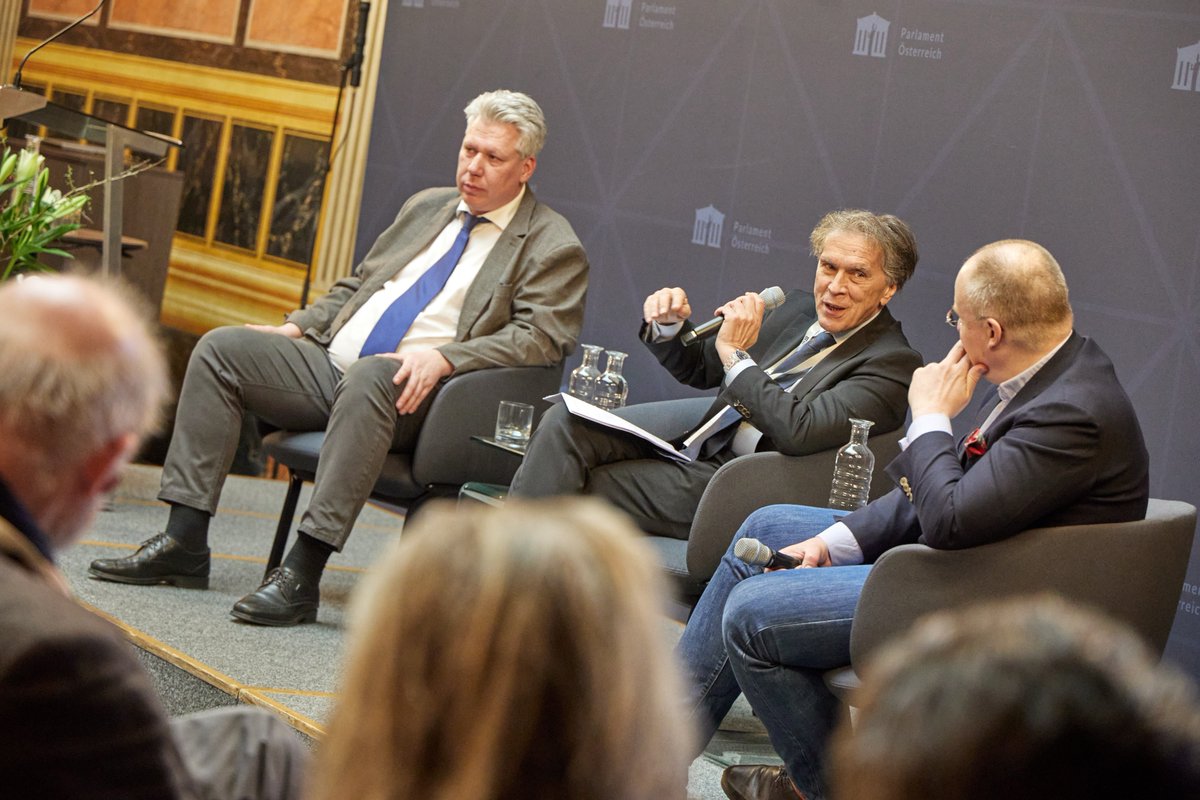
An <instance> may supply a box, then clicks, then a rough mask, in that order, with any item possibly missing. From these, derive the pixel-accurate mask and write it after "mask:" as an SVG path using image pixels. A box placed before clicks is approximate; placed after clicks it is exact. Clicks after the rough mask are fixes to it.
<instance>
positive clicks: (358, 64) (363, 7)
mask: <svg viewBox="0 0 1200 800" xmlns="http://www.w3.org/2000/svg"><path fill="white" fill-rule="evenodd" d="M370 16H371V4H370V3H359V4H358V33H356V34H354V53H353V55H351V56H350V60H349V61H347V62H346V66H347V67H349V68H350V85H351V86H358V84H359V83H360V82H361V81H362V63H363V48H364V47H365V46H366V44H367V18H368V17H370Z"/></svg>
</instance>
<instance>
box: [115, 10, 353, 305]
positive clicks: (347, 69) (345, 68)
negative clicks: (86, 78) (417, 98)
mask: <svg viewBox="0 0 1200 800" xmlns="http://www.w3.org/2000/svg"><path fill="white" fill-rule="evenodd" d="M104 2H107V0H104ZM370 13H371V4H370V3H368V2H365V1H364V2H360V3H359V4H358V32H357V33H356V34H355V37H354V52H352V53H351V54H350V57H349V58H348V59H346V60H345V62H343V63H342V69H341V76H340V77H339V79H338V93H337V101H336V102H335V103H334V106H333V121H332V122H331V123H330V126H329V158H327V159H325V163H324V164H323V165H322V166H321V169H320V173H319V177H318V180H319V181H320V182H321V194H322V196H324V195H325V194H326V192H327V191H328V188H329V187H328V186H326V184H325V181H326V180H327V179H328V178H329V172H330V170H331V169H332V168H333V159H334V156H336V155H337V153H338V151H339V150H340V149H341V146H340V145H335V143H334V137H335V136H336V134H337V129H338V116H339V114H340V113H341V109H342V95H343V94H344V93H345V91H346V80H347V78H349V81H350V86H351V87H352V88H355V89H357V88H358V84H359V81H360V80H361V78H362V63H363V48H364V46H365V45H366V42H367V17H368V15H369V14H370ZM321 205H322V206H324V199H322V203H321ZM318 218H319V211H318ZM313 228H314V229H313V237H312V240H311V241H309V243H308V258H307V259H305V264H304V284H303V286H302V287H301V289H300V308H302V309H303V308H307V307H308V294H309V291H311V289H312V271H313V256H314V255H315V253H316V249H317V231H316V220H314V222H313Z"/></svg>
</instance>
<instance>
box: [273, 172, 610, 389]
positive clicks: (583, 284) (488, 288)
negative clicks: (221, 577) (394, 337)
mask: <svg viewBox="0 0 1200 800" xmlns="http://www.w3.org/2000/svg"><path fill="white" fill-rule="evenodd" d="M458 200H459V195H458V192H457V190H455V189H454V188H438V189H426V190H424V191H422V192H418V193H417V194H415V195H413V196H412V197H410V198H409V199H408V201H407V202H405V204H404V206H403V207H402V208H401V209H400V213H399V214H398V215H397V216H396V220H395V222H393V223H392V224H391V225H390V226H389V227H388V228H387V230H385V231H384V232H383V233H382V234H380V236H379V238H378V239H376V240H375V244H374V245H372V246H371V250H370V252H368V253H367V257H366V258H364V259H363V261H362V263H361V264H359V265H358V267H357V268H356V269H355V270H354V274H353V275H351V276H350V277H348V278H344V279H342V280H340V281H338V282H337V283H335V284H334V285H333V286H332V287H330V290H329V292H328V294H326V295H325V296H323V297H321V298H320V299H319V300H317V301H316V302H315V303H313V304H312V305H311V306H309V307H308V308H306V309H302V310H299V311H295V312H293V313H292V314H290V315H289V316H288V321H289V322H293V323H295V324H296V325H298V326H299V327H300V330H302V331H304V335H305V336H307V337H309V338H310V339H312V340H314V341H316V342H317V343H319V344H322V345H328V344H329V342H330V341H331V340H332V339H333V337H334V335H336V334H337V332H338V330H339V329H341V327H342V325H344V324H345V323H346V321H347V320H348V319H350V317H351V316H352V315H353V314H354V312H356V311H357V310H358V309H359V308H361V307H362V305H363V303H365V302H366V301H367V300H368V299H369V298H370V297H371V295H373V294H374V293H375V292H376V291H378V290H379V289H380V288H381V287H382V286H383V284H384V283H385V282H387V281H388V280H391V279H392V278H393V277H395V275H396V274H397V273H398V272H399V271H400V269H402V268H403V267H404V266H405V265H407V264H408V263H409V262H410V261H411V260H412V259H413V257H414V256H415V255H416V254H417V253H419V252H420V251H421V250H422V249H423V248H425V247H427V246H428V245H429V243H430V242H432V241H433V240H434V239H435V238H436V237H437V235H438V233H439V232H440V231H441V230H442V229H443V228H444V227H446V225H447V224H449V222H450V220H451V219H452V218H453V216H454V210H455V208H456V207H457V205H458ZM587 276H588V263H587V256H586V254H585V253H584V251H583V245H582V244H580V242H579V238H578V237H577V236H576V235H575V231H574V230H572V229H571V225H570V223H568V222H567V221H566V219H564V218H563V217H562V216H561V215H559V214H558V213H556V212H555V211H553V210H551V209H550V208H549V207H548V206H546V205H544V204H542V203H540V202H538V200H537V198H536V197H534V194H533V191H532V190H530V189H528V188H527V189H526V190H525V196H524V197H523V198H522V200H521V204H520V205H519V206H518V208H517V213H516V216H514V217H513V220H512V222H510V223H509V225H508V227H507V228H505V229H504V232H503V233H502V234H501V235H500V239H499V241H497V242H496V246H495V247H494V248H493V249H492V252H491V254H489V255H488V257H487V259H486V260H485V261H484V263H483V267H482V268H481V269H480V271H479V275H478V276H476V278H475V280H474V282H473V283H472V284H471V287H470V288H469V289H468V290H467V296H466V298H465V300H464V302H463V308H462V313H461V315H460V316H459V321H458V331H457V334H456V336H455V341H453V342H451V343H449V344H446V345H443V346H441V347H439V348H438V351H439V352H440V353H441V354H442V355H443V356H445V358H446V360H447V361H449V362H450V364H451V365H452V366H453V367H454V371H455V372H456V373H458V372H470V371H472V370H477V369H484V368H487V367H512V366H544V365H548V364H556V363H558V362H560V361H562V360H563V359H564V358H565V357H566V356H567V355H568V354H570V353H571V351H572V350H574V349H575V345H576V344H577V343H578V341H579V331H580V328H581V327H582V325H583V305H584V296H585V294H586V292H587Z"/></svg>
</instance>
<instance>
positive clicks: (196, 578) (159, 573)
mask: <svg viewBox="0 0 1200 800" xmlns="http://www.w3.org/2000/svg"><path fill="white" fill-rule="evenodd" d="M209 562H210V558H209V550H208V548H207V547H206V548H204V549H203V550H201V551H200V552H198V553H193V552H192V551H190V550H184V549H183V545H181V544H180V543H179V542H177V541H175V540H174V539H172V538H171V537H170V536H167V534H165V533H160V534H157V535H155V536H152V537H150V538H149V539H147V540H146V541H144V542H142V546H141V547H139V548H138V550H137V552H136V553H134V554H133V555H131V556H125V557H124V558H98V559H96V560H95V561H93V562H92V565H91V566H90V567H89V568H88V574H89V575H91V576H92V577H94V578H100V579H101V580H105V581H116V582H117V583H136V584H140V585H143V586H145V585H150V584H155V583H170V584H173V585H175V586H179V587H180V588H183V589H207V588H208V569H209Z"/></svg>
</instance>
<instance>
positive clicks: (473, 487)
mask: <svg viewBox="0 0 1200 800" xmlns="http://www.w3.org/2000/svg"><path fill="white" fill-rule="evenodd" d="M471 439H472V440H473V441H476V442H479V443H480V444H485V445H487V446H488V447H495V448H496V449H498V450H503V451H504V452H506V453H508V454H510V455H514V456H516V457H517V458H524V456H525V448H524V447H520V446H518V445H515V444H510V443H509V442H501V441H499V440H497V439H496V438H495V437H492V436H472V437H471ZM506 497H508V487H507V486H504V485H501V484H499V483H481V482H479V481H468V482H466V483H464V484H463V485H462V487H461V488H460V489H459V490H458V502H459V504H460V505H461V504H463V503H483V504H485V505H489V506H500V505H504V499H505V498H506Z"/></svg>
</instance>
